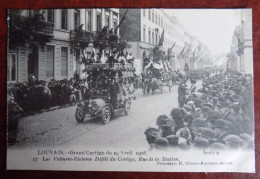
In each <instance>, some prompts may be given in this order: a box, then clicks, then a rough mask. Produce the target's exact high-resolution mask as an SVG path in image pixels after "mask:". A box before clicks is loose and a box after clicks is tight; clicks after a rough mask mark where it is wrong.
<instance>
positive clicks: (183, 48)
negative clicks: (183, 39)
mask: <svg viewBox="0 0 260 179" xmlns="http://www.w3.org/2000/svg"><path fill="white" fill-rule="evenodd" d="M185 47H186V44H185V45H184V47H183V49H182V50H181V52H180V55H182V54H183V52H184V49H185Z"/></svg>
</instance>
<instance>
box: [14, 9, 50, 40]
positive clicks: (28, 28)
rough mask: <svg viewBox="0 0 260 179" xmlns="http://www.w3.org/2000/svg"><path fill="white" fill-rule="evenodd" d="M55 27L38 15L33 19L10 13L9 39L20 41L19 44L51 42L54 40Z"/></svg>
mask: <svg viewBox="0 0 260 179" xmlns="http://www.w3.org/2000/svg"><path fill="white" fill-rule="evenodd" d="M53 27H54V24H53V23H51V22H46V21H44V18H43V17H41V16H40V15H38V14H36V15H34V16H33V17H25V16H21V15H20V14H16V13H9V38H10V39H11V40H12V39H13V40H15V41H17V40H18V42H19V43H24V42H26V41H36V42H40V43H44V42H49V41H50V40H51V39H52V38H53Z"/></svg>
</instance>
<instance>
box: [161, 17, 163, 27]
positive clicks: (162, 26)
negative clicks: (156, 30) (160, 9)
mask: <svg viewBox="0 0 260 179" xmlns="http://www.w3.org/2000/svg"><path fill="white" fill-rule="evenodd" d="M161 27H163V20H162V18H161Z"/></svg>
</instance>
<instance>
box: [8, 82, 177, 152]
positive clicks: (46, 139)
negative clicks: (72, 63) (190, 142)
mask: <svg viewBox="0 0 260 179" xmlns="http://www.w3.org/2000/svg"><path fill="white" fill-rule="evenodd" d="M177 88H178V86H177V85H175V86H173V88H172V92H169V91H168V88H166V87H165V88H164V93H163V94H161V93H160V92H159V91H157V93H156V94H155V95H152V94H149V95H148V96H143V94H142V91H141V89H138V90H137V91H136V96H137V99H136V100H134V101H133V103H132V109H131V112H130V114H129V115H128V116H125V115H123V114H122V115H120V116H116V117H115V118H113V119H112V120H111V121H110V123H109V124H106V125H103V123H102V121H101V120H100V119H98V118H95V119H91V120H87V117H86V118H85V121H84V122H83V123H81V124H78V123H77V122H76V120H75V117H74V113H75V109H76V105H74V106H70V107H65V108H62V109H57V110H55V111H50V112H45V113H41V114H36V115H33V116H29V117H25V118H22V119H20V122H19V130H18V135H17V143H16V144H15V145H14V146H10V148H12V147H30V148H34V147H47V146H49V147H65V148H67V147H72V146H92V147H104V146H109V147H120V148H122V147H127V146H132V145H134V146H137V147H138V146H140V147H144V145H147V143H146V142H145V135H144V131H145V129H146V128H147V127H153V126H155V125H156V118H157V117H158V116H159V115H161V114H166V115H169V114H170V111H171V109H172V108H174V107H177V106H178V102H177V96H178V92H177Z"/></svg>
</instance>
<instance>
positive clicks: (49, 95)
mask: <svg viewBox="0 0 260 179" xmlns="http://www.w3.org/2000/svg"><path fill="white" fill-rule="evenodd" d="M84 82H85V80H75V79H74V78H71V79H70V80H67V79H63V80H54V79H53V80H51V81H50V82H46V81H43V80H40V81H38V80H34V81H29V82H23V83H16V84H12V87H9V88H8V91H9V92H10V94H12V95H13V98H14V101H15V102H16V103H17V104H18V105H19V106H20V107H21V108H22V109H23V111H24V113H28V112H34V111H39V110H42V109H47V108H50V107H53V106H57V105H65V104H68V103H71V102H75V101H76V100H79V99H84V98H87V90H86V89H85V87H84ZM79 96H80V97H79ZM8 110H12V109H8Z"/></svg>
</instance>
